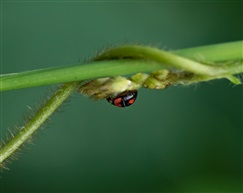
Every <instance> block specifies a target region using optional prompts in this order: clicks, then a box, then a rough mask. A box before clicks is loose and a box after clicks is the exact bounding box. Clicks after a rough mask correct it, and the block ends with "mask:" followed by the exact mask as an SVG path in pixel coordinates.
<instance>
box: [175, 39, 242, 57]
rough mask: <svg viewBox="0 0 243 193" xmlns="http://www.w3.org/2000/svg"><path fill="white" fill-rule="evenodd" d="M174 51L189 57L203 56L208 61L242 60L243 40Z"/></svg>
mask: <svg viewBox="0 0 243 193" xmlns="http://www.w3.org/2000/svg"><path fill="white" fill-rule="evenodd" d="M172 53H175V54H178V55H179V56H183V57H186V58H189V59H193V60H195V59H199V58H202V59H203V60H206V61H213V62H219V61H227V60H237V59H238V60H242V59H243V41H236V42H228V43H221V44H214V45H208V46H200V47H194V48H186V49H182V50H175V51H172Z"/></svg>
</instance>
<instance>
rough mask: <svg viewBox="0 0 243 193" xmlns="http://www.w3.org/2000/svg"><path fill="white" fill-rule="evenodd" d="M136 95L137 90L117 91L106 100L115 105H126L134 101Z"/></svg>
mask: <svg viewBox="0 0 243 193" xmlns="http://www.w3.org/2000/svg"><path fill="white" fill-rule="evenodd" d="M137 95H138V92H137V91H135V90H133V91H125V92H122V93H119V94H118V95H116V96H115V97H111V96H110V97H108V98H107V99H106V100H107V101H108V102H109V103H111V104H113V105H115V106H117V107H128V106H130V105H132V104H133V103H134V102H135V100H136V99H137Z"/></svg>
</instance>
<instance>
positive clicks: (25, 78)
mask: <svg viewBox="0 0 243 193" xmlns="http://www.w3.org/2000/svg"><path fill="white" fill-rule="evenodd" d="M242 45H243V41H238V42H230V43H223V44H217V45H210V46H202V47H196V48H188V49H182V50H177V51H173V52H172V53H169V52H165V51H162V50H159V49H156V48H152V47H145V46H121V47H118V48H114V49H111V50H110V51H109V50H108V51H107V52H105V53H104V54H103V55H102V54H101V55H99V56H98V57H96V58H95V59H94V60H103V59H104V61H92V62H90V63H88V64H85V65H84V64H79V65H76V66H63V67H55V68H46V69H40V70H33V71H27V72H21V73H11V74H3V75H0V91H6V90H13V89H20V88H28V87H34V86H43V85H50V84H59V83H64V82H71V81H82V80H88V79H94V78H100V77H106V76H118V75H128V74H133V73H137V72H149V71H154V70H159V69H163V68H165V67H167V68H168V67H169V68H173V67H174V68H179V69H183V70H186V71H189V72H192V73H196V74H201V75H208V76H215V75H221V76H222V75H225V74H226V75H228V74H236V73H242V72H243V65H242V63H241V64H232V65H231V66H225V67H223V66H222V67H220V66H208V65H203V64H200V63H199V62H197V61H193V60H191V59H198V57H203V58H204V59H205V60H206V61H212V62H217V61H225V60H243V46H242ZM173 53H175V54H177V55H174V54H173ZM119 56H121V58H129V57H130V59H123V60H121V58H120V59H119ZM109 57H110V59H111V60H108V59H109ZM183 57H186V58H183ZM114 58H116V60H112V59H114ZM131 58H132V59H131ZM143 59H144V60H143ZM148 60H150V61H148ZM148 63H149V65H148Z"/></svg>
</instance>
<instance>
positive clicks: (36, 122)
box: [0, 82, 80, 166]
mask: <svg viewBox="0 0 243 193" xmlns="http://www.w3.org/2000/svg"><path fill="white" fill-rule="evenodd" d="M79 84H80V82H71V83H66V84H64V85H63V86H62V87H61V88H60V89H59V90H58V91H57V92H56V93H55V94H54V95H53V96H52V97H51V99H50V100H48V101H47V102H46V103H45V104H44V105H43V106H42V107H41V108H40V109H39V110H38V112H37V113H36V114H35V116H34V117H33V118H32V119H30V121H28V123H27V124H26V125H25V126H24V127H23V128H21V130H20V131H19V133H18V134H17V135H15V136H14V137H13V138H12V139H11V140H10V141H9V142H8V143H7V144H6V145H5V146H4V147H3V148H2V149H1V150H0V166H1V165H2V162H3V161H4V160H5V159H7V158H8V157H9V156H10V155H11V154H12V153H13V152H15V151H16V150H18V148H19V147H20V146H21V145H22V144H23V143H24V142H25V141H26V140H27V139H28V138H30V137H31V135H32V134H33V133H34V132H35V131H36V130H37V129H38V128H39V127H40V126H41V125H42V124H43V123H44V122H45V121H46V120H47V119H48V118H49V117H50V116H51V114H52V113H54V111H55V110H56V109H57V108H58V107H59V106H60V105H61V104H62V103H63V102H64V101H65V100H66V99H67V98H68V97H69V96H70V95H71V94H72V93H73V92H74V91H75V90H77V88H78V86H79Z"/></svg>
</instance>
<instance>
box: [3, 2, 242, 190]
mask: <svg viewBox="0 0 243 193" xmlns="http://www.w3.org/2000/svg"><path fill="white" fill-rule="evenodd" d="M242 26H243V2H242V1H238V2H236V1H228V2H227V1H222V2H221V1H215V2H212V1H211V2H210V1H208V2H207V1H206V2H199V1H198V2H197V1H150V2H146V1H141V2H139V1H138V2H130V1H125V2H121V1H112V2H109V1H100V2H99V1H76V2H75V1H69V2H67V1H65V2H62V1H49V2H48V1H43V2H42V1H31V2H30V1H24V2H23V1H2V2H1V37H2V39H1V41H2V42H1V49H2V50H1V51H2V55H1V60H2V64H1V73H12V72H20V71H25V70H33V69H39V68H46V67H54V66H62V65H72V64H76V63H78V62H80V61H83V60H85V59H87V58H90V57H92V56H94V55H95V54H96V53H97V51H98V50H100V49H102V48H103V47H104V46H107V45H114V44H115V45H117V44H121V43H144V44H149V45H155V46H159V47H161V48H166V49H172V50H174V49H182V48H187V47H193V46H200V45H207V44H215V43H221V42H228V41H236V40H242V39H243V27H242ZM55 88H56V87H55V86H46V87H36V88H28V89H22V90H14V91H7V92H4V93H1V138H5V136H6V134H7V133H8V129H10V128H12V127H13V126H14V125H16V124H19V125H21V124H22V123H23V116H24V115H26V114H27V115H28V112H29V109H28V106H30V107H36V106H38V105H39V104H41V103H42V101H43V100H44V99H45V98H46V96H50V93H52V92H53V90H54V89H55ZM242 109H243V87H242V85H241V86H233V85H232V84H231V83H230V82H229V81H227V80H217V81H211V82H207V83H201V84H198V85H192V86H187V87H182V86H177V87H171V88H168V89H166V90H159V91H154V90H153V91H151V90H146V89H141V90H140V91H139V96H138V99H137V101H136V103H135V104H134V105H133V106H131V107H129V108H126V109H121V108H117V107H114V106H112V105H110V104H108V103H107V102H106V101H104V100H103V101H92V100H90V99H88V98H86V97H83V96H81V95H80V94H78V93H76V94H74V95H73V97H72V98H71V100H70V101H69V102H67V103H66V104H64V106H63V108H62V111H61V112H59V113H56V114H55V116H53V117H52V119H51V121H50V123H49V124H48V125H47V127H46V128H45V129H43V130H42V132H39V133H38V134H37V135H36V137H34V140H33V142H34V145H27V146H26V147H25V148H23V150H22V151H21V153H20V154H19V155H17V156H16V157H17V160H14V161H13V162H12V163H10V164H7V166H8V168H9V169H10V170H3V171H2V172H1V173H0V175H1V176H0V181H1V182H0V186H1V188H0V191H1V192H33V193H34V192H241V191H242V184H241V183H242V172H243V171H242V162H243V160H242V129H243V122H242V117H243V113H242Z"/></svg>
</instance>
